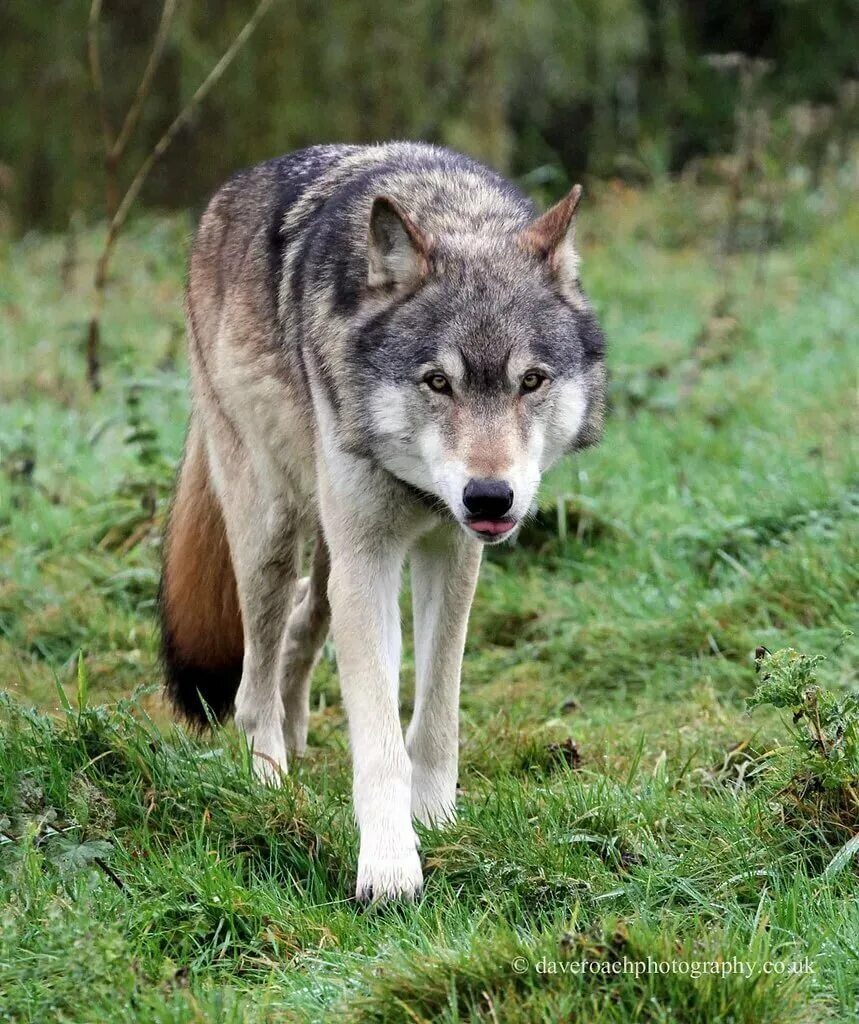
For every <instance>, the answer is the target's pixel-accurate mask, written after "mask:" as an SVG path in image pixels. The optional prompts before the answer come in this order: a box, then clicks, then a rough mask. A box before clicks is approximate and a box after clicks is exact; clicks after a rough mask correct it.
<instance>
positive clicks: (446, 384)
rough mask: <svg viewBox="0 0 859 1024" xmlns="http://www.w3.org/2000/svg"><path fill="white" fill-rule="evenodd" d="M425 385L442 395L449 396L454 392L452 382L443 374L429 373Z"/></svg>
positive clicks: (425, 378)
mask: <svg viewBox="0 0 859 1024" xmlns="http://www.w3.org/2000/svg"><path fill="white" fill-rule="evenodd" d="M424 384H426V385H428V386H429V388H430V389H431V390H433V391H435V392H437V393H438V394H440V395H449V394H451V391H452V389H451V386H450V381H449V380H448V379H447V377H445V375H444V374H443V373H438V372H434V373H428V374H427V375H426V377H424Z"/></svg>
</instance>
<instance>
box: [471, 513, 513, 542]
mask: <svg viewBox="0 0 859 1024" xmlns="http://www.w3.org/2000/svg"><path fill="white" fill-rule="evenodd" d="M466 522H467V523H468V525H469V528H470V529H472V530H474V532H475V533H476V534H478V535H479V536H481V537H483V538H485V539H487V540H497V539H500V538H501V537H503V536H505V535H506V534H508V533H509V532H510V531H511V530H512V529H513V527H514V526H515V525H516V520H515V519H510V518H509V517H503V518H501V519H479V518H478V517H477V516H469V518H468V519H467V520H466Z"/></svg>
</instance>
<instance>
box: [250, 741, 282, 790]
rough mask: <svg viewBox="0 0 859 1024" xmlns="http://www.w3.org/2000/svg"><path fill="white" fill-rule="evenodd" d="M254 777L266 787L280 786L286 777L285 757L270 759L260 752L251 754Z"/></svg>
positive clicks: (270, 757) (269, 756)
mask: <svg viewBox="0 0 859 1024" xmlns="http://www.w3.org/2000/svg"><path fill="white" fill-rule="evenodd" d="M253 758H254V761H253V765H254V775H256V777H257V778H258V779H259V780H260V782H262V783H264V784H265V785H266V786H274V787H277V786H282V785H283V779H284V776H285V775H286V756H284V757H283V758H282V759H277V758H274V757H272V755H271V754H266V753H264V752H263V751H261V750H254V752H253Z"/></svg>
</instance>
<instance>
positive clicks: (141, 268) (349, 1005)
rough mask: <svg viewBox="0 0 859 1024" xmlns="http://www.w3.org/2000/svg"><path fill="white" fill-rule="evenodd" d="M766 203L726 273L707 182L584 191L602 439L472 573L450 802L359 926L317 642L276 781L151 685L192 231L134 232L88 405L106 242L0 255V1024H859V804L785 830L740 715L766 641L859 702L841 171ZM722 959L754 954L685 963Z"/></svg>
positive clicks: (759, 715) (849, 272) (343, 791)
mask: <svg viewBox="0 0 859 1024" xmlns="http://www.w3.org/2000/svg"><path fill="white" fill-rule="evenodd" d="M792 202H793V207H792V211H793V212H792V213H791V216H792V217H793V220H791V221H790V222H789V223H788V225H787V227H788V228H789V229H790V230H787V231H786V232H785V236H784V237H785V241H784V242H783V244H782V246H781V247H779V248H776V249H774V250H772V251H771V252H770V253H768V254H767V256H766V258H765V260H764V261H761V258H760V257H759V256H758V255H757V254H755V253H753V252H741V253H738V254H736V255H734V256H731V257H730V258H729V259H727V260H722V259H720V258H718V257H717V254H716V253H717V235H718V229H719V225H720V217H721V209H720V206H719V203H718V199H717V197H716V198H715V199H714V196H713V195H711V194H704V193H698V192H695V191H693V190H691V189H690V188H689V187H686V186H681V185H671V186H664V187H661V188H660V189H659V190H657V191H654V192H651V193H644V194H639V193H634V192H626V191H618V190H606V191H605V193H604V194H602V195H600V196H598V197H597V200H596V201H595V202H592V203H591V206H590V208H586V209H585V210H584V211H583V213H582V248H583V251H584V267H585V281H586V285H587V286H588V287H589V290H590V291H591V292H592V294H593V296H594V298H595V301H596V303H597V305H598V307H599V309H600V312H601V314H602V317H603V321H604V324H605V328H606V332H607V335H608V338H609V341H610V345H611V356H610V364H611V370H612V378H613V384H612V404H613V411H612V414H611V417H610V420H609V423H608V429H607V432H606V437H605V441H604V443H603V445H602V446H601V447H600V448H599V449H597V450H595V451H592V452H588V453H586V454H584V455H582V456H581V457H579V458H577V459H575V460H573V461H570V462H569V463H568V464H566V465H564V466H563V467H561V468H560V469H559V470H557V471H556V472H554V473H553V474H552V476H551V478H550V479H549V480H548V481H547V484H546V487H545V489H544V499H545V500H544V508H543V511H542V513H541V516H540V517H539V520H538V522H537V523H536V524H535V525H534V526H533V527H532V528H531V530H530V531H529V532H528V533H526V534H525V535H523V537H522V541H521V543H520V544H519V545H518V546H517V547H516V548H515V549H512V550H494V551H492V553H491V554H490V557H489V558H488V559H487V561H486V564H485V566H484V570H483V573H482V578H481V582H480V585H479V589H478V595H477V599H476V603H475V608H474V612H473V616H472V623H471V629H470V635H469V642H468V648H467V653H466V661H465V669H464V687H463V690H464V692H463V709H462V724H463V728H462V769H461V788H462V795H461V799H460V808H461V813H460V818H459V821H458V822H457V824H456V825H453V826H450V827H448V828H447V829H445V830H444V831H440V832H435V833H433V832H427V831H422V832H421V839H422V854H423V858H424V862H425V867H426V874H427V887H426V891H425V894H424V895H423V897H422V898H421V900H420V901H419V902H418V903H417V904H416V905H414V906H389V907H383V908H373V909H370V910H368V911H362V910H361V909H359V908H358V907H357V906H356V905H355V903H354V901H353V900H352V899H351V886H352V884H353V880H354V873H355V867H356V864H355V860H356V849H357V847H356V833H355V828H354V824H353V821H352V816H351V809H350V797H349V790H350V779H349V759H348V750H347V744H346V739H345V729H344V721H343V714H342V709H341V706H340V700H339V693H338V689H337V684H336V671H335V666H334V663H333V656H332V654H331V652H330V651H328V652H327V654H326V657H325V658H324V659H323V662H322V664H321V665H320V668H319V670H318V675H317V679H316V683H315V687H314V707H315V708H317V710H316V711H315V713H314V715H313V718H312V723H311V737H310V740H311V749H310V751H309V754H308V757H307V758H306V759H305V760H304V761H303V762H302V763H301V764H299V765H296V766H295V770H294V771H293V772H292V774H291V775H290V777H289V779H288V780H287V784H286V786H285V788H284V789H283V790H282V791H278V792H272V791H270V790H266V789H264V788H262V787H261V786H259V785H258V784H257V783H256V782H255V781H254V780H253V778H252V775H251V773H250V771H249V767H248V758H247V753H246V751H245V750H244V749H243V748H242V745H241V743H240V741H239V740H238V738H237V737H236V736H235V734H234V732H233V731H232V729H229V728H228V729H225V730H223V731H222V732H220V733H219V734H218V735H217V736H215V737H214V738H213V739H211V740H204V741H201V740H197V739H191V738H189V737H187V736H186V735H184V734H183V733H182V732H181V730H178V729H176V728H175V727H173V726H172V725H171V724H170V722H169V716H168V715H167V713H166V711H165V709H164V707H163V706H162V704H161V701H160V697H159V695H158V685H157V684H158V666H157V658H156V649H157V644H156V636H155V630H154V622H153V607H154V601H155V594H156V588H157V565H158V543H159V542H158V529H159V526H160V523H161V522H162V520H163V513H164V508H165V504H166V501H167V498H168V494H167V486H166V484H167V480H168V472H167V468H168V467H169V465H170V464H172V463H173V462H175V459H176V457H177V456H178V452H179V450H180V446H181V438H182V433H183V428H184V419H185V415H186V409H187V401H186V397H185V390H184V378H185V371H184V366H183V363H182V357H181V355H180V356H179V357H178V359H177V356H176V351H175V350H176V347H177V338H178V332H179V330H180V317H181V286H182V275H183V263H184V259H185V255H186V252H187V241H188V237H189V234H190V222H189V221H188V220H184V219H183V220H179V219H175V218H174V219H169V218H148V219H147V218H144V219H141V220H139V221H138V222H136V223H135V224H134V225H132V227H131V229H130V231H129V234H128V236H127V237H126V238H125V239H124V241H123V242H122V243H121V245H120V250H119V258H118V261H117V265H116V268H115V277H114V281H113V283H112V286H111V290H110V295H109V305H108V313H107V320H106V323H105V336H106V339H107V346H108V348H107V352H106V357H105V364H106V373H105V376H106V387H105V390H104V392H103V393H101V394H100V395H97V396H92V395H89V394H88V393H87V392H86V389H85V387H84V386H83V384H82V377H83V369H82V352H81V342H82V337H83V333H84V328H83V325H84V322H85V320H86V316H87V282H88V280H89V275H90V273H91V268H92V260H93V257H94V254H95V251H96V244H97V240H98V232H97V231H93V232H88V233H86V234H85V235H84V237H83V238H82V240H81V250H80V256H79V265H78V266H77V268H76V269H75V270H74V271H73V273H72V275H71V276H72V279H71V280H70V281H68V282H67V283H66V284H63V282H62V278H61V273H60V267H61V263H62V259H63V241H62V239H56V238H37V237H28V238H25V239H24V240H22V241H19V242H15V243H12V242H9V241H5V242H0V257H2V260H3V263H4V267H3V271H2V274H0V566H2V576H0V686H2V687H3V688H4V689H5V690H6V691H7V697H6V698H5V699H4V703H3V705H2V708H0V832H2V836H0V1020H14V1021H28V1022H40V1024H41V1022H44V1021H51V1020H65V1021H82V1022H83V1021H91V1020H101V1021H105V1022H107V1021H111V1022H112V1021H126V1020H127V1021H146V1022H150V1021H152V1022H180V1021H200V1020H218V1021H221V1020H223V1021H269V1020H271V1021H293V1020H295V1021H326V1020H336V1019H341V1020H344V1021H380V1022H381V1021H384V1022H388V1021H403V1022H412V1024H414V1022H421V1021H436V1020H437V1021H444V1022H448V1024H453V1022H462V1021H470V1020H473V1021H485V1022H495V1021H499V1022H504V1024H508V1022H520V1021H521V1022H532V1021H537V1022H541V1021H545V1022H550V1021H551V1022H557V1021H560V1020H570V1021H573V1020H588V1021H605V1022H618V1024H621V1022H626V1021H632V1020H642V1021H652V1022H666V1024H667V1022H669V1021H684V1022H701V1024H705V1022H706V1024H712V1022H770V1021H771V1022H774V1024H776V1022H777V1024H789V1022H800V1021H809V1022H811V1021H820V1020H843V1021H848V1020H853V1019H855V1017H856V1015H857V1013H859V938H857V936H859V903H857V901H856V896H855V892H856V863H857V861H856V858H853V859H852V860H851V859H850V858H849V857H846V856H844V855H842V859H841V860H839V861H838V862H837V863H838V865H839V870H837V871H836V870H833V869H832V868H831V867H830V870H829V871H828V872H827V867H828V866H830V865H831V864H832V862H833V858H835V857H836V854H837V853H838V851H839V850H840V849H843V848H844V845H845V844H846V843H847V841H848V840H849V839H850V835H851V831H852V832H855V831H859V821H854V822H852V824H851V822H850V821H849V820H847V821H846V822H845V821H843V820H842V821H840V822H839V823H837V826H836V825H833V823H832V822H825V821H820V820H818V819H816V818H815V817H814V816H813V815H809V816H805V817H804V816H802V815H798V814H797V813H796V812H795V808H794V809H792V808H791V807H790V806H789V805H788V804H787V803H786V799H785V794H784V792H783V791H782V789H780V787H779V786H778V785H776V784H775V782H774V781H773V780H772V779H771V777H770V767H769V766H770V763H771V759H772V758H773V756H774V752H777V751H778V750H779V748H780V746H781V745H783V744H785V743H786V742H788V739H787V737H788V730H787V728H786V727H785V725H784V723H782V722H781V721H780V719H779V718H778V717H777V716H776V715H774V714H771V713H769V712H767V711H766V710H757V711H755V713H754V715H753V716H749V714H748V713H747V712H746V710H745V702H746V700H747V698H748V697H749V696H750V695H751V693H752V691H753V690H754V687H755V684H756V677H755V671H754V662H753V651H754V649H755V647H756V646H757V645H759V644H763V645H765V646H767V647H768V648H770V649H772V650H775V649H776V648H779V647H783V646H788V645H789V646H792V647H795V648H797V649H799V650H802V651H805V652H806V653H808V654H812V655H813V654H817V653H822V654H827V655H828V658H827V660H826V661H825V662H823V663H821V664H820V665H819V666H817V672H818V676H819V679H820V681H821V682H822V683H823V684H824V685H825V686H827V687H830V688H831V689H833V690H835V691H838V692H843V691H846V690H849V689H851V688H854V689H855V687H856V673H855V650H856V647H855V644H854V645H853V646H852V647H851V645H850V644H849V643H848V644H844V645H841V646H839V642H838V641H839V637H840V636H841V634H842V632H843V630H844V629H845V628H849V627H851V626H853V627H854V628H855V625H856V621H857V601H856V595H857V591H859V588H857V583H859V579H857V576H859V574H858V573H857V546H859V545H857V531H856V511H857V505H859V472H857V458H856V455H857V452H856V445H855V437H856V434H855V429H856V405H855V388H856V370H857V357H856V353H857V351H859V345H857V343H859V329H857V321H858V320H859V268H857V265H856V261H855V252H856V247H857V239H859V209H857V207H856V204H855V202H852V196H851V192H850V188H849V182H845V183H844V184H843V185H842V186H839V185H838V184H837V183H834V182H830V183H828V184H827V185H826V186H825V188H824V189H823V190H821V192H819V193H817V194H815V195H814V196H810V197H807V198H803V199H797V198H794V199H793V201H792ZM716 314H718V315H716ZM129 396H131V401H129ZM134 434H136V435H137V440H133V439H130V438H131V436H132V435H134ZM407 600H408V599H407V597H404V614H405V615H408V607H407ZM80 652H83V655H82V657H79V654H80ZM410 659H411V652H410V646H409V645H407V652H406V664H405V667H404V684H403V706H404V712H405V713H407V712H408V710H409V709H410V700H411V685H412V678H413V672H412V665H411V660H410ZM132 695H133V696H132ZM571 740H572V741H574V744H575V746H573V745H572V744H571V743H570V741H571ZM517 958H524V962H525V964H526V967H525V970H524V971H522V972H518V971H517V969H516V966H517V965H520V963H521V962H520V961H519V960H517ZM624 958H626V960H627V961H628V962H636V961H642V962H645V963H646V962H647V961H648V958H650V959H651V960H653V961H672V960H674V961H682V963H683V964H685V965H690V964H698V965H699V967H698V968H696V969H695V971H694V973H695V974H697V975H700V976H697V977H692V976H691V974H692V968H691V967H689V966H687V967H680V968H678V969H677V970H675V971H674V972H673V973H667V974H663V973H659V972H657V971H651V972H649V973H638V974H636V973H635V970H630V971H627V972H626V973H614V967H613V965H615V964H618V965H620V966H622V965H623V963H624ZM734 958H736V960H737V961H751V962H754V963H755V964H757V965H758V967H757V968H755V969H754V972H753V974H752V976H745V975H742V974H739V973H737V972H734V973H726V974H724V976H721V975H714V974H713V973H712V970H713V968H712V964H713V963H724V962H732V961H733V960H734ZM805 958H807V961H806V963H807V965H810V967H809V969H808V970H805V971H803V972H801V973H793V974H787V973H785V974H767V973H764V971H763V968H762V967H761V966H760V965H763V964H764V963H765V962H770V961H778V962H779V963H781V964H795V963H802V962H803V961H804V960H805ZM583 960H587V961H589V962H590V964H591V965H596V966H595V967H592V968H591V969H592V970H593V971H594V973H587V974H584V975H582V974H574V973H569V972H568V971H565V972H563V973H562V972H561V969H560V968H557V969H556V970H555V971H554V973H549V972H548V970H542V969H539V968H540V967H541V965H542V966H545V965H548V964H549V963H554V962H557V963H565V964H566V963H578V962H580V961H583ZM703 964H710V965H711V968H710V971H709V973H708V972H707V971H706V970H705V969H704V967H702V966H701V965H703ZM681 971H685V973H680V972H681Z"/></svg>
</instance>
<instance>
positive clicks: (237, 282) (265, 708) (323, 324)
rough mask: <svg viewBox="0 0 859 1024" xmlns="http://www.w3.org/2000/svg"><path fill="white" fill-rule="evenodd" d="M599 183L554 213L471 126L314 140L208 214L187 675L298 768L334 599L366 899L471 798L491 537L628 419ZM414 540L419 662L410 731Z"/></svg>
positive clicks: (171, 554)
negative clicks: (407, 632) (457, 137)
mask: <svg viewBox="0 0 859 1024" xmlns="http://www.w3.org/2000/svg"><path fill="white" fill-rule="evenodd" d="M580 192H581V190H580V188H579V187H578V186H577V187H576V188H574V189H573V190H572V191H571V192H570V194H569V195H567V196H566V197H565V198H564V199H562V200H561V201H560V202H559V203H558V204H557V205H556V206H554V207H552V208H551V209H550V210H549V211H548V212H546V213H544V214H542V215H538V214H537V213H536V211H535V210H534V208H533V206H532V203H531V202H530V200H529V199H528V198H527V197H526V196H525V195H524V194H523V193H522V192H521V191H520V190H519V189H517V188H516V187H514V186H513V185H512V184H510V183H509V182H508V181H506V180H504V179H503V178H502V177H500V176H499V175H498V174H496V173H495V172H493V171H492V170H490V169H489V168H487V167H485V166H483V165H481V164H479V163H477V162H475V161H474V160H471V159H469V158H467V157H465V156H461V155H459V154H457V153H453V152H450V151H448V150H445V149H441V148H437V147H433V146H429V145H422V144H413V143H390V144H384V145H375V146H314V147H312V148H310V149H306V150H303V151H301V152H297V153H293V154H291V155H288V156H284V157H282V158H280V159H276V160H272V161H270V162H268V163H264V164H261V165H260V166H258V167H254V168H252V169H251V170H248V171H244V172H242V173H240V174H238V175H237V176H236V177H234V178H233V179H232V180H231V181H229V182H228V183H227V184H226V185H224V186H223V187H222V188H221V189H220V191H218V192H217V193H216V194H215V196H214V197H213V198H212V200H211V201H210V203H209V205H208V208H207V209H206V211H205V213H204V215H203V217H202V220H201V223H200V226H199V231H198V234H197V237H196V240H195V243H194V246H193V252H192V255H191V260H190V272H189V278H188V287H187V301H186V318H187V329H188V340H189V349H190V365H191V393H192V411H191V416H190V424H189V428H188V434H187V441H186V446H185V453H184V459H183V462H182V466H181V469H180V472H179V477H178V481H177V486H176V493H175V499H174V502H173V505H172V510H171V513H170V518H169V524H168V528H167V532H166V538H165V557H164V567H163V577H162V588H161V618H162V636H163V653H164V661H165V666H166V680H167V681H166V689H167V694H168V696H169V697H170V698H171V699H172V701H173V703H174V705H175V706H176V707H177V709H178V710H179V711H180V712H181V713H183V714H184V715H185V716H186V717H188V718H189V719H191V720H192V721H195V722H197V723H200V724H205V723H206V720H207V717H208V715H210V714H211V715H213V716H214V717H215V718H217V719H223V718H225V717H226V716H227V715H229V714H230V712H233V711H234V712H235V720H236V724H237V726H238V728H239V729H240V730H242V731H243V732H244V733H245V735H246V736H247V739H248V742H249V744H250V745H251V747H252V750H253V756H254V762H255V766H256V767H257V769H258V772H259V774H260V775H261V776H263V777H264V778H265V779H268V780H271V781H272V782H276V781H277V779H278V778H279V777H280V773H281V772H283V771H285V770H286V767H287V761H288V758H289V757H290V756H293V755H301V754H302V753H303V752H304V750H305V747H306V743H307V724H308V706H309V685H310V676H311V673H312V670H313V666H314V663H315V660H316V657H317V655H318V651H319V649H320V646H321V644H322V642H323V641H324V639H325V637H326V635H327V632H328V629H329V622H330V625H331V628H332V632H333V639H334V646H335V650H336V657H337V665H338V672H339V676H340V682H341V687H342V692H343V700H344V704H345V709H346V713H347V716H348V721H349V734H350V744H351V751H352V759H353V769H354V807H355V814H356V818H357V822H358V827H359V831H360V849H359V855H358V878H357V887H356V893H357V896H358V897H359V898H360V899H379V898H388V897H405V898H412V897H414V896H415V894H416V893H418V892H419V890H420V888H421V885H422V874H421V862H420V857H419V854H418V844H417V839H416V835H415V832H414V828H413V820H414V819H417V820H419V821H421V822H424V823H426V824H427V825H434V824H439V823H443V822H446V821H448V820H450V819H451V817H452V816H453V814H454V803H455V797H456V781H457V746H458V723H457V719H458V700H459V685H460V671H461V665H462V656H463V648H464V644H465V635H466V623H467V619H468V613H469V608H470V605H471V600H472V596H473V594H474V589H475V584H476V581H477V573H478V567H479V564H480V556H481V550H482V548H483V546H484V545H486V544H495V543H499V542H501V541H503V540H508V539H509V538H511V537H514V536H515V535H516V533H517V530H518V529H519V527H520V525H521V523H522V521H523V519H524V518H525V517H526V516H527V515H528V513H529V510H531V509H532V508H533V506H534V503H535V495H536V492H537V487H538V484H539V481H540V476H541V474H542V473H543V471H544V470H545V469H546V468H547V467H549V466H550V465H552V463H554V462H555V461H556V460H557V459H559V458H560V457H561V456H563V455H565V454H566V453H568V452H572V451H575V450H577V449H579V448H582V447H584V446H586V445H590V444H593V443H594V442H596V441H597V440H598V438H599V436H600V433H601V426H602V418H603V408H604V392H605V387H604V382H605V372H604V360H603V356H604V341H603V335H602V333H601V331H600V327H599V325H598V323H597V320H596V317H595V316H594V313H593V311H592V309H591V306H590V304H589V302H588V300H587V298H586V296H585V294H584V292H583V290H582V287H581V284H580V281H579V258H578V255H577V252H576V248H575V244H574V221H575V217H574V215H575V212H576V206H577V205H578V202H579V197H580ZM312 539H315V548H314V552H313V555H312V558H311V559H310V570H309V574H308V575H306V576H304V577H302V575H301V572H302V569H301V562H302V552H303V550H304V547H305V543H306V542H309V541H310V540H312ZM407 560H408V562H409V565H410V573H411V585H412V588H413V605H414V638H415V659H416V677H417V679H416V697H415V705H414V714H413V716H412V719H411V723H410V724H409V726H408V730H407V731H406V734H405V736H404V735H403V731H402V728H401V725H400V717H399V706H398V692H397V691H398V675H399V665H400V645H401V629H400V619H399V604H398V597H399V592H400V580H401V574H402V570H403V567H404V563H405V562H406V561H407Z"/></svg>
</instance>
